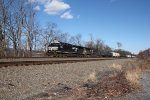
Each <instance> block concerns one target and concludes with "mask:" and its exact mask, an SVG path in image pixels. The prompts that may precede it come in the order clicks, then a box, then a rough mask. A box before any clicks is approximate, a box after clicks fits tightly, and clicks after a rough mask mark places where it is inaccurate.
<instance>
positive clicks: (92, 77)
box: [84, 72, 98, 83]
mask: <svg viewBox="0 0 150 100" xmlns="http://www.w3.org/2000/svg"><path fill="white" fill-rule="evenodd" d="M97 81H98V80H97V76H96V72H92V73H91V74H90V75H89V76H88V77H86V78H85V79H84V82H94V83H95V82H97Z"/></svg>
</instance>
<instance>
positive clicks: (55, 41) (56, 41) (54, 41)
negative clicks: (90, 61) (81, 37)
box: [51, 39, 91, 49]
mask: <svg viewBox="0 0 150 100" xmlns="http://www.w3.org/2000/svg"><path fill="white" fill-rule="evenodd" d="M51 43H59V44H63V45H64V44H65V45H71V46H74V47H78V48H86V49H91V48H87V47H83V46H78V45H73V44H69V43H65V42H60V41H58V40H56V39H55V40H53V41H52V42H51Z"/></svg>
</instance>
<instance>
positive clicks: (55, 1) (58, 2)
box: [44, 0, 70, 15]
mask: <svg viewBox="0 0 150 100" xmlns="http://www.w3.org/2000/svg"><path fill="white" fill-rule="evenodd" d="M44 7H45V9H44V11H45V12H46V13H48V14H50V15H56V14H60V13H61V12H63V11H65V10H67V9H69V8H70V5H69V4H67V3H65V2H63V1H62V0H51V1H50V2H47V3H46V4H45V5H44Z"/></svg>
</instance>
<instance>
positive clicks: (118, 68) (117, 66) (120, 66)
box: [111, 63, 122, 71]
mask: <svg viewBox="0 0 150 100" xmlns="http://www.w3.org/2000/svg"><path fill="white" fill-rule="evenodd" d="M111 67H112V68H114V69H115V70H117V71H121V70H122V65H120V64H116V63H113V64H112V66H111Z"/></svg>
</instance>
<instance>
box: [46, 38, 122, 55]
mask: <svg viewBox="0 0 150 100" xmlns="http://www.w3.org/2000/svg"><path fill="white" fill-rule="evenodd" d="M46 54H47V55H48V56H50V57H119V56H120V54H119V53H116V52H100V51H97V50H94V49H91V48H87V47H83V46H77V45H72V44H69V43H64V42H60V41H58V40H56V39H55V40H53V41H52V42H51V43H50V44H49V45H48V50H47V53H46Z"/></svg>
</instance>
